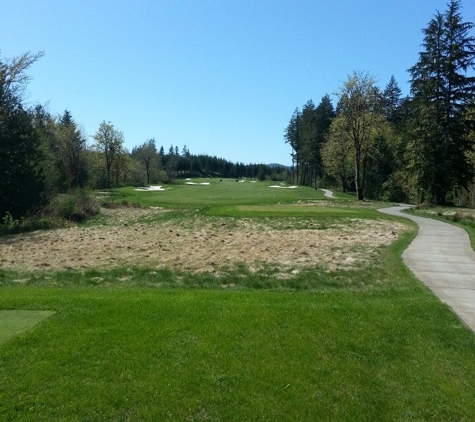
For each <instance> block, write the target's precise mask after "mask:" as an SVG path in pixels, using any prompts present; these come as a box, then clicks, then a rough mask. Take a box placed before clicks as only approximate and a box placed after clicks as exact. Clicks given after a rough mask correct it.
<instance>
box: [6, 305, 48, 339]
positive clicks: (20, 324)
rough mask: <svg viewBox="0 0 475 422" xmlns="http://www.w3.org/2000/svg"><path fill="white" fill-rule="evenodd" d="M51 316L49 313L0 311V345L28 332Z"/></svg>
mask: <svg viewBox="0 0 475 422" xmlns="http://www.w3.org/2000/svg"><path fill="white" fill-rule="evenodd" d="M51 315H53V312H51V311H18V310H10V311H0V344H1V343H4V342H6V341H7V340H10V338H12V337H14V336H17V335H19V334H21V333H23V332H25V331H28V330H30V329H31V328H33V327H34V326H35V325H36V324H39V323H40V322H41V321H43V320H44V319H45V318H48V317H49V316H51Z"/></svg>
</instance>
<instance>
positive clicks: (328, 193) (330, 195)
mask: <svg viewBox="0 0 475 422" xmlns="http://www.w3.org/2000/svg"><path fill="white" fill-rule="evenodd" d="M321 190H322V191H323V196H325V198H333V199H336V196H335V195H333V192H332V191H331V190H328V189H321Z"/></svg>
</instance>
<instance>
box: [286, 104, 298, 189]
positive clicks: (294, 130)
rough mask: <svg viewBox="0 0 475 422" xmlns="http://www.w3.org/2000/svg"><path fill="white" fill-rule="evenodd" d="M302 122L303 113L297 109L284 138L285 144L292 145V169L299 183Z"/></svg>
mask: <svg viewBox="0 0 475 422" xmlns="http://www.w3.org/2000/svg"><path fill="white" fill-rule="evenodd" d="M300 120H301V113H300V111H299V109H298V107H296V108H295V110H294V113H293V114H292V117H291V118H290V121H289V124H288V125H287V127H286V128H285V131H284V138H285V142H286V143H288V144H289V145H290V147H291V148H292V152H291V153H290V155H291V157H292V167H293V169H294V170H293V173H294V180H295V181H296V182H297V183H298V181H299V163H300V160H299V158H300V153H301V145H302V142H301V139H300V136H301V133H300V129H299V128H300Z"/></svg>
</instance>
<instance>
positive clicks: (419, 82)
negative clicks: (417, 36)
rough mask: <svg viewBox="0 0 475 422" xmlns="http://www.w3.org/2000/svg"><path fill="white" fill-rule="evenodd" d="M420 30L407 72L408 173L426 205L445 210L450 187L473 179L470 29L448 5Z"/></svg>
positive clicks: (474, 48) (474, 51)
mask: <svg viewBox="0 0 475 422" xmlns="http://www.w3.org/2000/svg"><path fill="white" fill-rule="evenodd" d="M447 7H448V9H447V10H446V12H445V13H444V14H442V13H440V12H437V13H436V15H435V16H434V17H433V18H432V19H431V21H430V22H429V25H428V26H427V28H425V29H424V30H423V33H424V42H423V44H422V46H423V48H424V49H423V51H422V52H421V53H419V60H418V62H417V63H416V64H415V65H414V66H413V67H412V68H411V69H410V70H409V71H410V74H411V93H412V95H413V103H414V104H413V107H412V108H413V111H414V113H413V129H414V133H413V139H412V143H413V150H414V161H413V163H414V165H413V170H414V172H415V173H416V174H417V177H418V182H419V184H420V187H421V188H423V189H424V190H426V191H427V192H428V193H429V194H430V197H431V200H432V201H433V202H435V203H437V204H444V203H446V201H447V200H448V194H449V193H450V192H451V190H452V189H453V188H454V187H455V186H460V187H465V186H467V184H468V183H469V182H470V181H471V180H472V178H473V172H474V169H473V166H472V165H471V163H470V161H469V160H468V156H467V153H468V152H469V151H470V150H471V149H472V148H473V141H472V140H471V139H470V137H469V136H468V133H469V126H468V120H467V119H466V114H467V108H468V107H469V106H470V104H472V103H473V101H474V100H475V78H474V77H473V76H470V73H469V72H470V70H471V69H473V68H474V64H475V38H474V37H473V36H471V35H470V30H471V29H472V28H473V24H472V23H469V22H463V21H462V16H461V14H460V7H461V4H460V1H458V0H452V1H450V3H449V4H448V6H447Z"/></svg>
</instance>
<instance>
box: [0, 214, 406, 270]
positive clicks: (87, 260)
mask: <svg viewBox="0 0 475 422" xmlns="http://www.w3.org/2000/svg"><path fill="white" fill-rule="evenodd" d="M101 212H102V214H104V217H105V221H106V223H105V224H104V225H101V226H94V227H70V228H65V229H58V230H51V231H37V232H33V233H25V234H19V235H13V236H4V237H0V267H2V268H5V269H15V270H50V269H57V270H61V269H78V270H84V269H90V268H102V269H107V268H113V267H117V266H124V265H125V266H149V267H152V268H170V269H177V270H184V271H191V272H201V271H209V272H219V271H220V268H223V267H227V268H232V267H234V266H236V265H239V264H245V265H247V266H248V267H249V268H250V269H251V271H253V270H255V271H258V270H259V269H260V268H263V266H265V265H271V266H276V267H278V268H279V269H282V271H283V272H285V271H287V272H290V274H297V273H298V272H299V271H300V270H301V269H302V268H305V267H311V266H319V267H322V268H325V269H328V270H331V269H335V268H353V267H354V266H355V265H360V264H361V263H365V262H374V260H377V259H378V255H379V254H378V251H377V248H378V247H379V246H382V245H388V244H390V243H391V242H393V241H394V240H395V239H396V238H397V237H398V235H399V234H400V233H401V232H403V231H405V230H407V228H406V226H405V225H404V224H402V223H397V222H394V221H387V220H348V221H340V222H339V223H338V224H334V225H331V226H319V223H318V222H311V221H308V220H307V221H306V222H304V223H302V220H297V219H296V220H289V219H285V220H284V219H283V220H278V221H268V222H266V221H265V220H251V219H237V220H233V219H227V218H224V217H223V218H206V217H195V218H190V219H187V220H183V219H179V220H173V219H161V217H160V216H164V215H165V211H163V210H157V209H133V208H121V209H103V210H102V211H101ZM147 218H152V219H153V221H152V222H146V221H145V222H140V220H139V219H141V220H142V221H144V219H147Z"/></svg>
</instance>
